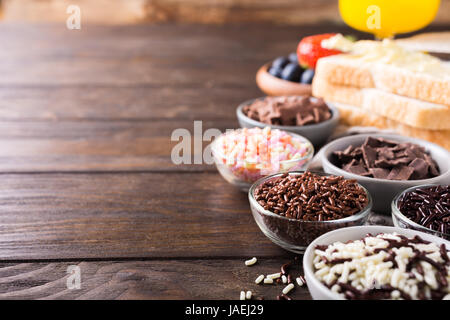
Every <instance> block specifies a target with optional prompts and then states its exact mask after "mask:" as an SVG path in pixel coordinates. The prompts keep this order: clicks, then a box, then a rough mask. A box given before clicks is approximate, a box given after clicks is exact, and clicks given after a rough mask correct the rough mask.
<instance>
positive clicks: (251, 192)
mask: <svg viewBox="0 0 450 320" xmlns="http://www.w3.org/2000/svg"><path fill="white" fill-rule="evenodd" d="M306 171H308V172H311V173H314V174H317V175H320V176H335V177H338V176H336V175H334V174H330V173H326V172H318V171H309V170H298V171H289V172H285V173H276V174H272V175H269V176H266V177H263V178H261V179H259V180H257V181H256V182H255V183H253V185H252V186H251V187H250V189H249V190H248V198H249V201H250V205H251V206H252V207H254V208H255V209H256V210H258V211H259V212H260V213H263V214H264V215H266V216H270V217H275V218H279V219H281V220H286V221H291V222H300V223H311V224H314V223H319V224H321V223H324V224H336V223H345V222H352V221H357V220H359V219H361V218H364V217H366V216H368V215H369V214H370V212H371V211H372V205H373V203H372V196H371V195H370V193H369V191H368V190H367V189H366V188H365V187H364V186H362V185H361V184H360V183H359V182H356V183H357V184H358V186H359V187H360V188H362V189H363V190H364V192H365V193H366V196H367V199H368V200H369V201H368V202H367V205H366V206H365V207H364V208H363V209H362V210H361V211H360V212H358V213H356V214H353V215H351V216H348V217H345V218H342V219H336V220H325V221H304V220H299V219H293V218H286V217H283V216H280V215H279V214H276V213H274V212H272V211H269V210H266V209H264V208H263V207H262V206H261V205H260V204H259V203H258V201H256V199H255V197H254V190H255V189H256V188H257V187H259V186H260V185H261V184H263V183H264V182H266V181H267V180H270V179H273V178H276V177H278V176H282V175H283V174H286V173H287V174H297V175H300V174H304V173H305V172H306ZM344 179H346V178H344ZM346 180H349V179H346Z"/></svg>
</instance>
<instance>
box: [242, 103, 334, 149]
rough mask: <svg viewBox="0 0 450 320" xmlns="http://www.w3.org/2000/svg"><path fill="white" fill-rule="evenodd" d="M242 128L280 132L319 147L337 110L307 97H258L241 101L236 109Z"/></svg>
mask: <svg viewBox="0 0 450 320" xmlns="http://www.w3.org/2000/svg"><path fill="white" fill-rule="evenodd" d="M236 115H237V118H238V121H239V124H240V126H241V127H242V128H253V127H258V128H264V127H267V126H270V127H271V128H272V129H280V130H284V131H289V132H293V133H296V134H299V135H301V136H303V137H305V138H307V139H308V140H309V141H311V143H312V144H313V145H314V146H320V145H323V144H324V143H325V142H326V141H327V139H328V138H329V137H330V136H331V134H332V133H333V132H334V129H335V128H336V126H337V124H338V121H339V110H338V109H337V108H336V107H334V106H333V105H332V104H330V103H328V102H325V101H324V100H323V99H317V98H314V97H310V96H280V97H262V98H257V99H252V100H249V101H245V102H243V103H242V104H241V105H239V107H238V108H237V110H236Z"/></svg>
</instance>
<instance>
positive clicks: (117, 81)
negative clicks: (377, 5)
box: [0, 24, 348, 88]
mask: <svg viewBox="0 0 450 320" xmlns="http://www.w3.org/2000/svg"><path fill="white" fill-rule="evenodd" d="M327 30H328V31H332V30H334V31H337V29H336V28H335V27H334V26H325V27H321V28H313V27H302V28H298V29H297V28H286V27H284V28H272V27H270V26H266V27H262V26H231V27H227V28H221V27H209V26H208V27H207V26H186V27H183V28H179V27H177V26H146V25H144V26H141V25H139V26H126V27H101V26H92V27H87V28H84V29H82V30H79V31H70V30H67V29H65V28H64V27H60V26H58V27H56V26H55V25H52V26H39V27H37V26H34V25H30V26H26V25H20V26H17V25H14V24H13V25H10V24H5V25H1V26H0V41H1V42H2V43H4V44H5V46H4V49H3V50H2V52H0V59H1V60H2V64H0V85H1V86H13V85H14V86H61V85H82V86H85V87H86V86H90V85H114V86H118V85H119V86H124V85H137V84H145V85H149V86H158V87H162V86H186V85H188V86H190V87H191V88H194V87H203V88H210V87H213V86H231V87H234V88H236V87H238V88H239V87H241V88H242V87H253V88H254V86H255V84H254V76H255V72H256V70H257V69H258V67H259V66H261V64H263V63H264V62H266V61H267V60H270V59H272V58H274V57H276V56H278V55H280V54H288V53H290V52H292V51H295V48H296V45H297V42H298V40H299V39H300V38H301V36H302V35H307V34H311V33H317V32H321V31H327ZM342 30H348V29H346V28H343V29H342ZM118 44H120V45H118ZM29 48H31V49H29ZM212 70H213V72H212Z"/></svg>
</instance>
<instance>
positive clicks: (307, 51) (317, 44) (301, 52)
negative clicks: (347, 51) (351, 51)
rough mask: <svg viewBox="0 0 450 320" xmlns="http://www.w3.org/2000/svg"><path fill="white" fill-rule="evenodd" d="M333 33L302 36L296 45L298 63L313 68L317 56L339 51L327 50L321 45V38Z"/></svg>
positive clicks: (330, 35) (329, 36)
mask: <svg viewBox="0 0 450 320" xmlns="http://www.w3.org/2000/svg"><path fill="white" fill-rule="evenodd" d="M335 35H336V33H325V34H318V35H314V36H309V37H305V38H303V39H302V40H301V41H300V43H299V44H298V47H297V56H298V62H299V63H300V65H302V66H304V67H305V66H306V67H307V68H311V69H314V68H315V67H316V63H317V60H319V58H322V57H326V56H331V55H334V54H338V53H341V51H339V50H328V49H325V48H322V46H321V43H322V40H324V39H328V38H331V37H333V36H335Z"/></svg>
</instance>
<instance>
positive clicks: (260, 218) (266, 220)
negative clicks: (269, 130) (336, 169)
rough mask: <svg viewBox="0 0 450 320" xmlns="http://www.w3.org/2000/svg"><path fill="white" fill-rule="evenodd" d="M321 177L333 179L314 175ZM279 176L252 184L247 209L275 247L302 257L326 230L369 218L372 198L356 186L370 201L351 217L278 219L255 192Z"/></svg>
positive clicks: (358, 224) (299, 173) (299, 172)
mask: <svg viewBox="0 0 450 320" xmlns="http://www.w3.org/2000/svg"><path fill="white" fill-rule="evenodd" d="M303 173H304V171H296V172H289V174H290V175H301V174H303ZM314 174H317V175H321V176H333V175H331V174H327V173H321V172H320V173H319V172H314ZM281 175H282V174H274V175H271V176H268V177H265V178H262V179H260V180H258V181H257V182H255V183H254V184H253V185H252V186H251V188H250V190H249V192H248V198H249V201H250V208H251V211H252V214H253V218H254V219H255V221H256V224H257V225H258V227H259V228H260V229H261V231H262V232H263V233H264V235H265V236H266V237H268V238H269V239H270V240H271V241H272V242H273V243H275V244H276V245H278V246H280V247H282V248H284V249H286V250H288V251H291V252H295V253H299V254H303V253H304V252H305V250H306V247H308V245H309V244H310V243H311V242H312V241H313V240H314V239H316V238H317V237H319V236H321V235H322V234H324V233H327V232H329V231H332V230H335V229H339V228H344V227H352V226H361V225H363V224H364V223H365V222H366V221H367V218H368V217H369V214H370V211H371V209H372V197H371V196H370V193H369V192H368V191H367V189H366V188H364V187H363V186H361V185H360V184H358V185H359V186H360V187H361V188H362V189H363V190H364V191H365V193H366V196H367V199H368V200H369V201H368V203H367V205H366V207H365V208H364V209H362V210H361V211H360V212H359V213H356V214H354V215H352V216H349V217H346V218H343V219H337V220H329V221H303V220H297V219H292V218H286V217H283V216H280V215H278V214H276V213H273V212H271V211H268V210H265V209H264V208H263V207H262V206H261V205H260V204H259V203H258V201H256V199H255V197H254V192H255V190H256V189H257V188H258V187H259V186H261V185H262V184H263V183H265V182H266V181H268V180H271V179H275V178H278V177H279V176H281Z"/></svg>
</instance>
